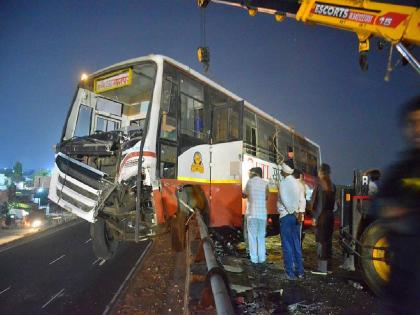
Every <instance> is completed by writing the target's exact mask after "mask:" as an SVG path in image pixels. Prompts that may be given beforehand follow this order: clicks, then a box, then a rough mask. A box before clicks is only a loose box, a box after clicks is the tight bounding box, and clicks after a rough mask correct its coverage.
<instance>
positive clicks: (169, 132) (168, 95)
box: [160, 77, 178, 141]
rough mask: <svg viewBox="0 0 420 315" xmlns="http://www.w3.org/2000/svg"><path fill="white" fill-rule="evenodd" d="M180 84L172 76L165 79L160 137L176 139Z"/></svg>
mask: <svg viewBox="0 0 420 315" xmlns="http://www.w3.org/2000/svg"><path fill="white" fill-rule="evenodd" d="M177 99H178V86H177V84H176V83H175V82H174V81H173V79H172V78H171V77H167V78H166V79H165V80H164V81H163V88H162V103H161V126H160V137H161V138H163V139H167V140H172V141H176V139H177V132H176V130H177V128H176V112H177V104H178V102H177Z"/></svg>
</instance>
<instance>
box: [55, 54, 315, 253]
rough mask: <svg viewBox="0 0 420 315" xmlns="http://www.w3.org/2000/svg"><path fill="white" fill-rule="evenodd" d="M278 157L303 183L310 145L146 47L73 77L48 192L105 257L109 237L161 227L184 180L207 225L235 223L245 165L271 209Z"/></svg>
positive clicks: (143, 234)
mask: <svg viewBox="0 0 420 315" xmlns="http://www.w3.org/2000/svg"><path fill="white" fill-rule="evenodd" d="M279 106H281V104H279ZM139 156H141V157H142V158H141V159H139ZM282 157H289V158H291V159H293V162H294V165H295V167H296V168H298V169H300V170H301V171H303V172H304V174H305V178H306V180H307V182H308V183H310V182H311V181H312V180H313V177H312V176H313V175H316V172H317V168H318V166H319V164H320V148H319V146H318V145H317V144H316V143H314V142H313V141H311V140H309V139H308V138H306V137H304V136H302V135H300V134H298V133H297V132H295V130H293V129H292V128H290V127H288V126H286V125H285V124H283V123H281V122H280V121H278V120H276V119H275V118H273V117H272V116H270V115H268V114H267V113H265V112H263V111H262V110H260V109H258V108H257V107H256V106H253V105H252V104H250V103H248V102H246V101H244V100H243V99H242V98H240V97H238V96H237V95H235V94H233V93H232V92H230V91H228V90H227V89H225V88H223V87H222V86H220V85H218V84H217V83H215V82H213V81H211V80H210V79H208V78H206V77H205V76H203V75H201V74H199V73H198V72H196V71H194V70H192V69H191V68H189V67H187V66H185V65H183V64H181V63H179V62H177V61H175V60H173V59H171V58H168V57H165V56H161V55H149V56H146V57H140V58H135V59H131V60H127V61H124V62H120V63H118V64H115V65H112V66H110V67H107V68H105V69H102V70H99V71H97V72H95V73H93V74H91V75H89V76H84V77H83V78H82V80H81V81H80V83H79V85H78V87H77V90H76V93H75V95H74V99H73V101H72V104H71V106H70V109H69V112H68V115H67V119H66V123H65V126H64V128H63V132H62V136H61V140H60V142H59V144H57V147H56V160H55V167H54V171H53V176H52V181H51V186H50V192H49V198H50V199H51V200H52V201H53V202H55V203H56V204H58V205H59V206H61V207H63V208H64V209H66V210H68V211H71V212H72V213H74V214H76V215H78V216H79V217H81V218H83V219H85V220H87V221H89V222H91V223H92V229H91V233H92V239H93V241H94V242H93V246H94V249H95V252H96V254H97V255H98V256H100V257H103V258H107V257H109V255H111V254H112V252H113V251H114V250H115V242H116V241H118V240H134V239H136V240H137V239H139V238H147V237H150V236H152V235H155V234H156V233H158V232H157V231H159V230H161V228H162V227H163V228H166V227H167V226H168V224H167V223H168V222H169V221H171V218H173V217H176V213H177V211H179V210H178V209H179V207H178V201H177V195H176V190H177V188H178V187H179V186H180V185H184V184H191V185H195V186H196V187H200V189H201V191H202V192H204V195H205V197H206V208H207V211H208V218H209V225H210V226H212V227H220V226H226V225H229V226H236V227H239V226H241V224H242V215H243V213H244V209H245V202H244V201H243V199H242V194H241V192H242V189H243V187H244V185H245V184H246V181H247V180H248V170H249V169H250V168H251V167H254V166H260V167H261V168H262V169H263V177H264V178H265V179H267V180H268V181H270V187H271V192H272V193H271V195H270V198H269V203H268V204H269V207H268V208H269V213H270V214H271V215H277V211H276V201H277V190H276V185H275V183H276V182H277V181H278V179H279V169H278V166H277V161H278V160H279V159H280V158H282Z"/></svg>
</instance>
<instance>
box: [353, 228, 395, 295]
mask: <svg viewBox="0 0 420 315" xmlns="http://www.w3.org/2000/svg"><path fill="white" fill-rule="evenodd" d="M360 243H361V245H362V246H361V251H360V252H361V259H359V267H360V269H361V271H362V275H363V278H364V280H365V281H366V283H367V285H368V286H369V288H370V289H371V290H372V291H373V292H374V293H375V294H376V295H378V296H381V295H383V293H384V287H385V285H386V283H387V282H388V281H389V275H390V267H389V264H388V262H387V260H388V259H389V250H388V247H389V245H388V241H387V238H386V230H385V228H384V227H383V225H382V223H381V221H374V222H373V223H371V224H370V225H369V226H368V227H367V228H366V229H365V231H364V232H363V234H362V236H361V238H360Z"/></svg>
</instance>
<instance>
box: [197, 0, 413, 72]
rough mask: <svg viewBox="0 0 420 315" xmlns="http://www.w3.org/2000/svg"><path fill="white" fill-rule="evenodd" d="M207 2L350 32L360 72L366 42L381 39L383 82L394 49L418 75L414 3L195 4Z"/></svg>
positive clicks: (290, 0)
mask: <svg viewBox="0 0 420 315" xmlns="http://www.w3.org/2000/svg"><path fill="white" fill-rule="evenodd" d="M210 2H212V3H218V4H224V5H229V6H234V7H239V8H243V9H245V10H247V11H248V13H249V15H251V16H254V15H256V14H257V13H258V12H261V13H267V14H272V15H274V17H275V19H276V21H278V22H281V21H283V20H284V19H285V18H286V17H289V18H293V19H295V20H296V21H300V22H303V23H306V24H313V25H324V26H329V27H334V28H337V29H341V30H346V31H351V32H354V33H356V35H357V38H358V40H359V64H360V66H361V68H362V70H364V71H366V70H367V68H368V64H367V52H368V51H369V48H370V39H371V38H372V37H374V36H375V37H379V38H382V39H383V40H385V41H387V42H389V43H390V44H391V45H390V54H389V58H388V69H387V70H388V71H387V75H386V76H385V79H386V80H388V79H389V73H390V72H391V71H392V64H391V60H392V59H391V58H392V51H393V48H394V47H395V48H396V49H397V50H398V52H399V53H400V54H401V55H402V56H403V58H404V59H403V60H404V61H405V62H408V63H410V64H411V65H412V66H413V68H414V69H415V70H416V71H417V73H418V74H420V63H419V61H418V60H417V59H416V57H415V56H414V54H413V53H412V51H411V49H413V48H414V46H418V45H420V8H419V6H418V2H417V5H415V4H414V3H415V2H416V1H415V0H413V1H411V5H408V4H406V3H410V1H405V2H404V5H403V4H401V3H402V2H401V1H400V2H399V4H394V3H389V0H388V2H386V1H385V0H382V1H370V0H322V1H318V0H197V4H198V6H199V7H201V8H206V7H207V5H208V4H209V3H210ZM394 2H395V1H394ZM200 56H204V57H208V51H207V50H206V48H205V47H200V48H199V51H198V57H199V60H200ZM200 61H201V60H200ZM207 62H208V61H207Z"/></svg>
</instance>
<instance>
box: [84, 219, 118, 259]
mask: <svg viewBox="0 0 420 315" xmlns="http://www.w3.org/2000/svg"><path fill="white" fill-rule="evenodd" d="M90 236H91V238H92V247H93V252H94V254H95V255H96V257H98V258H102V259H104V260H107V259H110V258H112V257H113V256H114V255H115V253H116V251H117V247H118V241H117V240H116V239H115V238H114V236H113V234H112V232H111V231H110V229H109V227H108V226H107V224H106V221H105V220H104V219H103V218H100V217H98V218H97V220H96V222H95V223H92V224H91V225H90Z"/></svg>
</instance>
